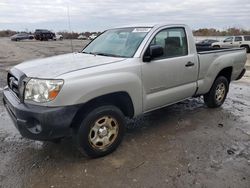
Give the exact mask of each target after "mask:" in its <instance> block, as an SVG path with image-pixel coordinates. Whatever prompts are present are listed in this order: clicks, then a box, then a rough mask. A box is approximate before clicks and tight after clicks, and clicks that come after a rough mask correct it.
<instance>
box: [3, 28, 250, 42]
mask: <svg viewBox="0 0 250 188" xmlns="http://www.w3.org/2000/svg"><path fill="white" fill-rule="evenodd" d="M17 33H20V32H18V31H13V30H1V31H0V37H10V36H12V35H14V34H17ZM100 33H101V32H89V31H87V32H82V33H78V32H68V31H60V32H58V34H61V35H63V37H64V39H76V38H77V37H78V36H79V35H84V36H86V37H89V36H90V35H92V34H96V35H99V34H100ZM29 34H33V33H32V32H29ZM193 34H194V36H232V35H250V30H245V29H242V28H236V27H231V28H228V29H224V30H217V29H214V28H202V29H197V30H193Z"/></svg>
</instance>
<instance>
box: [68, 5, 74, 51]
mask: <svg viewBox="0 0 250 188" xmlns="http://www.w3.org/2000/svg"><path fill="white" fill-rule="evenodd" d="M67 13H68V25H69V31H70V32H71V38H70V44H71V51H72V53H73V52H74V48H73V43H72V36H73V31H72V29H71V24H70V16H69V4H68V6H67Z"/></svg>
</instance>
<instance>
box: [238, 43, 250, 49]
mask: <svg viewBox="0 0 250 188" xmlns="http://www.w3.org/2000/svg"><path fill="white" fill-rule="evenodd" d="M240 47H241V48H242V47H248V48H249V47H250V46H249V45H247V44H242V45H241V46H240Z"/></svg>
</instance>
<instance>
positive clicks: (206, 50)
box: [196, 46, 243, 54]
mask: <svg viewBox="0 0 250 188" xmlns="http://www.w3.org/2000/svg"><path fill="white" fill-rule="evenodd" d="M242 49H243V48H213V47H200V46H196V50H197V53H201V52H202V53H201V54H203V53H215V52H222V51H235V50H242Z"/></svg>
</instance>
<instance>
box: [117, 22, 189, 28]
mask: <svg viewBox="0 0 250 188" xmlns="http://www.w3.org/2000/svg"><path fill="white" fill-rule="evenodd" d="M177 25H178V26H187V25H185V24H170V23H158V24H156V23H142V24H140V23H139V24H132V25H123V26H118V27H115V28H129V27H152V28H153V27H163V26H177Z"/></svg>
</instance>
